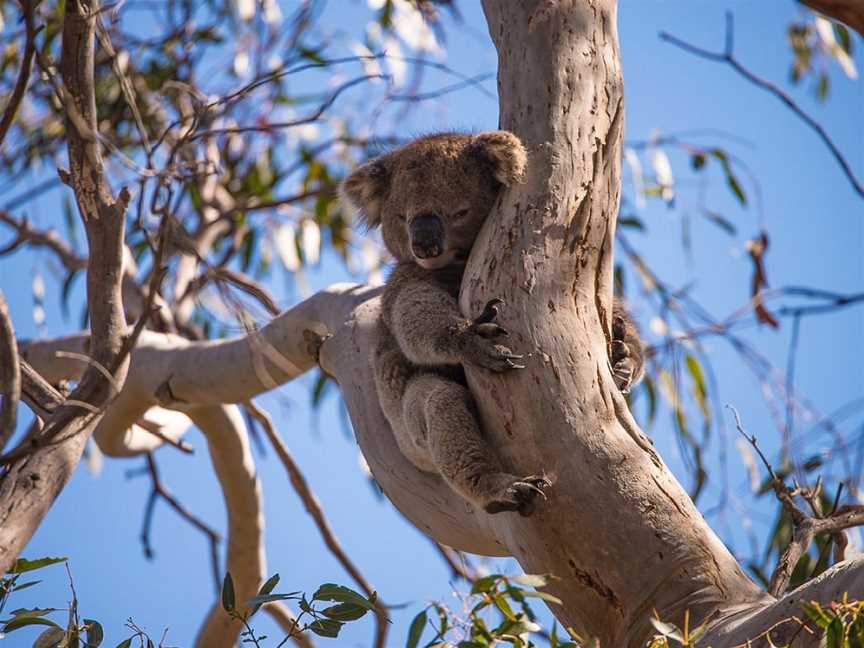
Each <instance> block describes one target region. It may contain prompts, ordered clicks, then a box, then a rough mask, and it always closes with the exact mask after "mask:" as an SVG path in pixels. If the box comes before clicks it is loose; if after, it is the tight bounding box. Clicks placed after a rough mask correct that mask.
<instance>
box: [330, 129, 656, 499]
mask: <svg viewBox="0 0 864 648" xmlns="http://www.w3.org/2000/svg"><path fill="white" fill-rule="evenodd" d="M526 163H527V155H526V152H525V149H524V147H523V146H522V143H521V142H520V141H519V139H518V138H517V137H516V136H515V135H513V134H511V133H508V132H505V131H489V132H482V133H478V134H475V135H470V134H460V133H442V134H435V135H428V136H425V137H421V138H419V139H415V140H413V141H411V142H409V143H408V144H405V145H404V146H401V147H399V148H397V149H395V150H393V151H391V152H389V153H386V154H384V155H381V156H379V157H377V158H375V159H373V160H371V161H369V162H367V163H366V164H363V165H362V166H360V167H358V168H357V169H355V170H354V171H353V172H352V173H351V174H350V175H348V177H347V178H345V180H344V181H343V183H342V187H341V192H342V195H343V198H344V199H346V200H347V201H348V202H349V203H350V204H351V205H353V206H354V207H355V208H356V209H358V210H359V212H360V216H361V219H362V220H363V221H365V224H366V225H367V226H368V227H370V228H377V227H380V228H381V234H382V238H383V240H384V245H385V246H386V247H387V250H388V251H389V252H390V254H391V255H392V256H393V258H394V259H395V262H396V264H395V268H394V269H393V271H392V273H391V274H390V276H389V277H388V279H387V282H386V285H385V288H384V292H383V295H382V307H381V317H380V321H379V324H378V331H377V343H376V345H375V347H374V349H373V352H372V358H371V360H372V367H373V370H374V375H375V385H376V388H377V390H378V396H379V400H380V403H381V407H382V409H383V411H384V414H385V416H386V418H387V420H388V421H389V423H390V425H391V427H392V429H393V433H394V436H395V438H396V441H397V443H398V445H399V448H400V450H401V451H402V453H403V454H404V455H405V456H406V457H407V458H408V459H409V460H410V461H411V462H412V463H413V464H414V465H415V466H417V467H418V468H420V469H421V470H424V471H428V472H434V473H438V474H440V475H441V476H442V477H443V478H444V480H445V481H446V482H447V483H448V484H449V485H450V487H452V488H453V489H454V490H455V491H456V492H457V493H459V494H460V495H461V496H462V497H464V498H465V499H467V500H468V501H469V502H471V503H473V504H474V505H476V506H479V507H480V508H482V509H483V510H485V511H486V512H488V513H499V512H502V511H516V512H518V513H520V514H521V515H523V516H527V515H530V514H531V513H532V512H533V510H534V507H535V504H536V499H537V497H544V498H545V494H544V490H545V489H547V488H549V487H550V486H551V484H550V482H549V480H548V479H547V478H546V477H545V476H543V475H528V476H525V477H520V476H517V475H513V474H510V473H507V472H506V471H504V470H503V468H502V466H501V464H500V463H499V461H498V459H497V458H496V457H495V454H494V452H493V451H492V449H491V448H490V447H489V446H488V444H487V443H486V442H485V441H484V438H483V433H482V430H481V427H480V423H479V418H478V413H477V408H476V405H475V403H474V400H473V398H472V396H471V394H470V392H469V390H468V388H467V384H466V380H465V374H464V369H463V365H465V364H469V365H473V366H476V367H482V368H483V369H486V370H488V371H494V372H505V371H513V370H518V369H520V368H524V367H523V365H522V360H523V357H522V356H521V355H518V354H516V353H514V352H513V351H512V350H511V349H509V348H508V347H507V346H505V345H504V344H502V340H503V338H505V337H506V336H507V331H506V330H504V329H503V328H502V327H501V326H500V325H498V324H497V323H496V322H495V319H496V316H497V315H498V311H499V309H500V308H501V307H502V305H503V302H502V301H501V300H492V301H490V302H489V303H488V304H487V305H486V307H485V308H484V310H483V312H482V313H481V314H480V315H479V316H477V317H476V318H474V319H467V318H465V317H464V316H463V315H462V313H461V312H460V310H459V305H458V297H459V288H460V284H461V282H462V275H463V272H464V269H465V263H466V261H467V259H468V255H469V254H470V252H471V248H472V246H473V244H474V240H475V238H476V237H477V235H478V233H479V232H480V228H481V227H482V225H483V223H484V221H485V220H486V218H487V216H488V215H489V213H490V212H491V211H492V208H493V206H494V205H495V203H496V201H497V199H498V195H499V193H500V192H501V190H502V188H503V187H509V186H511V185H513V184H514V183H517V182H519V181H520V180H521V179H522V177H523V174H524V172H525V167H526ZM613 333H614V336H615V338H614V341H613V344H612V366H613V374H614V376H615V381H616V384H617V385H618V387H619V388H620V389H621V390H622V391H626V390H628V389H629V388H630V387H631V386H632V385H633V384H635V383H636V382H638V380H639V379H640V378H641V376H642V371H643V368H642V355H643V354H642V344H641V342H640V341H639V338H638V333H637V331H636V328H635V326H634V324H633V323H632V321H631V319H630V317H629V315H628V314H627V312H626V310H625V309H624V308H623V306H622V305H621V304H620V303H619V302H618V301H616V302H615V306H614V309H613Z"/></svg>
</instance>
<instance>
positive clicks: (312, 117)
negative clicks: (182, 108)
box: [189, 74, 390, 141]
mask: <svg viewBox="0 0 864 648" xmlns="http://www.w3.org/2000/svg"><path fill="white" fill-rule="evenodd" d="M389 78H390V77H389V76H387V75H386V74H367V75H365V76H361V77H357V78H356V79H351V80H350V81H346V82H345V83H343V84H342V85H340V86H339V87H338V88H336V89H335V90H334V91H333V92H332V93H330V96H329V97H327V99H325V100H324V101H323V102H322V103H321V105H319V106H318V108H316V109H315V110H314V111H313V112H312V113H310V114H309V115H307V116H306V117H301V118H299V119H293V120H291V121H287V122H272V123H269V124H265V125H263V126H237V127H233V128H213V129H210V130H206V131H202V132H200V133H196V134H194V135H192V136H191V137H189V141H193V140H197V139H200V138H202V137H208V136H210V135H223V134H227V133H249V132H255V133H260V132H270V131H273V130H277V129H281V128H293V127H295V126H303V125H304V124H311V123H312V122H316V121H318V120H319V119H320V118H321V116H322V115H323V114H324V113H325V112H326V111H327V109H328V108H330V106H332V105H333V104H334V103H335V102H336V99H338V98H339V95H341V94H342V93H343V92H345V91H346V90H348V89H349V88H351V87H352V86H355V85H357V84H359V83H363V82H364V81H372V80H374V79H385V80H386V79H389Z"/></svg>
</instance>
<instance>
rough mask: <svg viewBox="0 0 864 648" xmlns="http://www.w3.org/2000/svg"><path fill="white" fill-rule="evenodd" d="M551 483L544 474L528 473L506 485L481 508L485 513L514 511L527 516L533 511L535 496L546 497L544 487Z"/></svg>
mask: <svg viewBox="0 0 864 648" xmlns="http://www.w3.org/2000/svg"><path fill="white" fill-rule="evenodd" d="M551 485H552V482H551V481H549V479H548V478H547V477H545V476H544V475H529V476H528V477H523V478H522V479H517V480H516V481H513V482H511V483H510V484H509V485H507V486H506V487H505V488H504V489H503V491H502V492H501V493H500V494H499V495H497V496H494V497H493V498H492V500H491V501H490V502H489V503H488V504H486V506H484V507H483V508H484V510H485V511H486V512H487V513H501V512H502V511H516V512H518V513H519V515H521V516H523V517H528V516H529V515H531V514H532V513H533V512H534V505H535V500H536V499H537V496H538V495H539V496H540V497H542V498H543V499H544V500H545V499H547V498H546V493H545V492H544V489H546V488H549V487H550V486H551Z"/></svg>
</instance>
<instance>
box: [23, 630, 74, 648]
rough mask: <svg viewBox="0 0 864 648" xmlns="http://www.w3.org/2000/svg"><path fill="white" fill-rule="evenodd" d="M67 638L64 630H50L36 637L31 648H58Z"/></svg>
mask: <svg viewBox="0 0 864 648" xmlns="http://www.w3.org/2000/svg"><path fill="white" fill-rule="evenodd" d="M65 638H66V632H64V631H63V629H62V628H48V629H47V630H45V631H44V632H43V633H42V634H40V635H39V636H38V637H36V641H34V642H33V646H32V647H31V648H56V646H58V645H60V642H62V641H63V639H65ZM63 645H65V644H63Z"/></svg>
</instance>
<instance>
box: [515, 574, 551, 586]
mask: <svg viewBox="0 0 864 648" xmlns="http://www.w3.org/2000/svg"><path fill="white" fill-rule="evenodd" d="M510 580H511V581H513V582H514V583H519V584H520V585H525V586H526V587H545V586H546V584H547V583H548V582H549V577H548V576H546V575H544V574H519V575H518V576H511V577H510Z"/></svg>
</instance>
